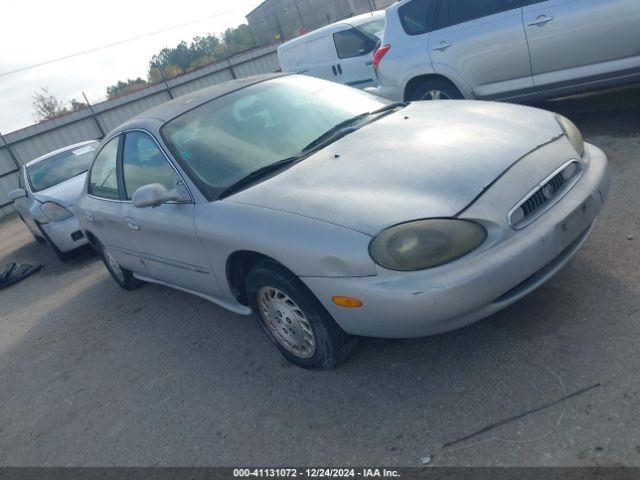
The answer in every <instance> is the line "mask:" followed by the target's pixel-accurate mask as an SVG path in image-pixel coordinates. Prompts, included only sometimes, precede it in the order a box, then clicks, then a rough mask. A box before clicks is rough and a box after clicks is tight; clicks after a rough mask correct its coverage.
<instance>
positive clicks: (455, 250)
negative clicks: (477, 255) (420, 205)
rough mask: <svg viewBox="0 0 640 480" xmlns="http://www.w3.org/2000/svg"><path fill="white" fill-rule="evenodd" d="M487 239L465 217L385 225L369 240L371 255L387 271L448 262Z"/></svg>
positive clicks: (414, 268)
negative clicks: (381, 230) (382, 229)
mask: <svg viewBox="0 0 640 480" xmlns="http://www.w3.org/2000/svg"><path fill="white" fill-rule="evenodd" d="M486 238H487V232H486V230H485V229H484V228H483V227H482V226H480V225H478V224H477V223H473V222H468V221H465V220H453V219H451V220H447V219H433V220H419V221H416V222H410V223H404V224H402V225H396V226H395V227H391V228H388V229H387V230H384V231H383V232H381V233H380V234H379V235H378V236H377V237H376V238H374V239H373V240H372V241H371V244H370V246H369V252H370V254H371V258H373V260H374V261H375V262H376V263H377V264H378V265H380V266H382V267H384V268H388V269H389V270H398V271H403V272H413V271H417V270H426V269H428V268H433V267H437V266H439V265H443V264H445V263H448V262H451V261H453V260H455V259H457V258H460V257H462V256H463V255H466V254H467V253H469V252H471V251H472V250H474V249H475V248H477V247H478V246H480V244H482V242H484V240H485V239H486Z"/></svg>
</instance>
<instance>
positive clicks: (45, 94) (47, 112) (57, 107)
mask: <svg viewBox="0 0 640 480" xmlns="http://www.w3.org/2000/svg"><path fill="white" fill-rule="evenodd" d="M31 100H32V103H31V104H32V105H33V118H34V119H35V121H36V122H44V121H45V120H51V119H53V118H56V117H58V116H60V115H63V114H65V113H67V111H66V109H65V108H64V107H63V105H62V102H61V101H60V100H59V99H58V98H57V97H56V96H55V95H52V94H51V93H49V88H48V87H42V88H41V89H40V90H39V91H36V92H33V95H32V96H31Z"/></svg>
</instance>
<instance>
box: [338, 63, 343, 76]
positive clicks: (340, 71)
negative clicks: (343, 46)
mask: <svg viewBox="0 0 640 480" xmlns="http://www.w3.org/2000/svg"><path fill="white" fill-rule="evenodd" d="M338 73H339V74H340V75H342V67H341V66H340V64H338Z"/></svg>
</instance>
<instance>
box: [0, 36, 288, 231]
mask: <svg viewBox="0 0 640 480" xmlns="http://www.w3.org/2000/svg"><path fill="white" fill-rule="evenodd" d="M276 48H277V47H276V46H268V47H262V48H257V49H254V50H250V51H248V52H244V53H241V54H238V55H235V56H233V57H231V58H230V59H229V60H222V61H220V62H216V63H214V64H211V65H208V66H205V67H203V68H200V69H198V70H196V71H193V72H189V73H186V74H184V75H180V76H179V77H175V78H172V79H170V80H169V81H168V83H169V87H170V88H171V93H172V94H173V95H174V96H175V97H178V96H180V95H184V94H186V93H190V92H193V91H196V90H199V89H201V88H204V87H208V86H210V85H215V84H217V83H221V82H224V81H227V80H231V79H233V75H234V74H235V76H236V77H237V78H243V77H247V76H251V75H258V74H262V73H272V72H275V71H277V70H278V68H279V67H278V59H277V55H276ZM232 69H233V73H232ZM169 99H170V96H169V93H168V92H167V87H166V85H165V84H164V83H162V84H157V85H154V86H151V87H149V88H146V89H144V90H140V91H138V92H135V93H131V94H129V95H125V96H123V97H120V98H116V99H113V100H107V101H105V102H102V103H97V104H95V105H93V109H94V111H95V113H96V116H95V118H94V117H93V116H92V114H91V111H90V110H89V109H84V110H81V111H79V112H74V113H71V114H69V115H64V116H63V117H59V118H55V119H53V120H50V121H47V122H41V123H38V124H36V125H32V126H30V127H27V128H24V129H22V130H18V131H16V132H12V133H9V134H6V135H5V140H6V142H7V143H8V144H9V145H10V146H11V149H12V151H13V152H14V154H15V155H16V157H17V160H18V162H19V163H20V164H22V165H24V164H25V163H27V162H29V161H31V160H33V159H34V158H37V157H39V156H41V155H44V154H45V153H48V152H51V151H53V150H56V149H58V148H62V147H65V146H67V145H71V144H73V143H78V142H82V141H84V140H92V139H95V138H101V137H102V134H101V132H100V130H99V129H98V126H97V125H96V120H97V121H98V122H99V123H100V126H101V127H102V129H103V130H104V132H105V133H107V132H109V131H110V130H111V129H113V128H114V127H116V126H117V125H119V124H121V123H123V122H126V121H127V120H129V119H131V118H133V117H134V116H136V115H138V114H139V113H142V112H144V111H145V110H148V109H150V108H152V107H155V106H156V105H159V104H161V103H163V102H166V101H167V100H169ZM15 168H16V167H15V164H14V162H13V160H12V159H11V157H10V156H9V152H8V151H7V148H6V147H3V146H2V145H0V219H1V218H2V217H4V216H5V215H7V214H9V213H10V212H11V211H13V204H10V205H7V206H3V205H4V204H6V203H8V202H9V198H8V196H7V194H8V193H9V192H10V191H11V190H13V189H15V188H17V186H18V176H17V174H15V173H10V174H8V175H4V176H2V175H3V174H7V173H9V172H11V171H13V170H15Z"/></svg>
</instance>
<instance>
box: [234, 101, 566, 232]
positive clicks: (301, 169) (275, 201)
mask: <svg viewBox="0 0 640 480" xmlns="http://www.w3.org/2000/svg"><path fill="white" fill-rule="evenodd" d="M562 134H563V132H562V129H561V128H560V126H559V125H558V123H557V121H555V118H554V116H553V114H552V113H550V112H546V111H544V110H538V109H534V108H530V107H523V106H516V105H508V104H502V103H493V102H479V101H441V102H416V103H412V104H410V105H409V106H407V107H406V108H404V109H401V110H399V111H397V112H395V113H393V114H391V115H388V116H386V117H384V118H381V119H380V120H378V121H375V122H373V123H371V124H368V125H366V126H364V127H363V128H361V129H360V130H358V131H356V132H354V133H352V134H350V135H348V136H346V137H343V138H342V139H340V140H338V141H337V142H335V143H333V144H331V145H330V146H328V147H326V148H324V149H323V150H321V151H319V152H317V153H315V154H314V155H312V156H311V157H309V158H307V159H305V160H304V161H302V162H300V163H298V164H296V165H294V166H293V167H291V168H289V169H287V170H285V171H283V172H281V173H279V174H278V175H276V176H274V177H271V178H269V179H267V180H265V181H263V182H261V183H259V184H256V185H254V186H252V187H251V188H249V189H246V190H244V191H241V192H239V193H237V194H235V195H233V196H231V197H229V198H228V199H227V200H228V201H233V202H238V203H244V204H250V205H255V206H259V207H264V208H270V209H274V210H280V211H284V212H290V213H293V214H298V215H303V216H307V217H312V218H316V219H319V220H322V221H326V222H330V223H333V224H337V225H341V226H344V227H347V228H351V229H353V230H357V231H359V232H362V233H366V234H368V235H375V234H377V233H378V232H380V231H381V230H383V229H384V228H387V227H389V226H392V225H396V224H398V223H403V222H406V221H410V220H416V219H424V218H434V217H451V216H455V215H456V214H458V213H459V212H460V211H461V210H463V209H464V208H465V207H466V206H467V205H469V204H470V203H471V202H472V201H473V200H474V199H475V198H477V197H478V196H479V195H480V194H481V193H482V192H483V191H484V190H485V189H486V188H487V187H488V186H489V185H491V184H492V183H493V182H494V181H495V180H496V179H497V178H498V177H499V176H500V175H501V174H502V173H504V172H505V171H506V170H507V169H509V168H510V167H511V166H512V165H513V164H514V163H516V162H517V161H518V160H519V159H520V158H522V157H523V156H525V155H526V154H528V153H529V152H531V151H532V150H535V149H536V148H537V147H539V146H541V145H544V144H546V143H548V142H550V141H552V140H553V139H555V138H558V137H560V136H562Z"/></svg>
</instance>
